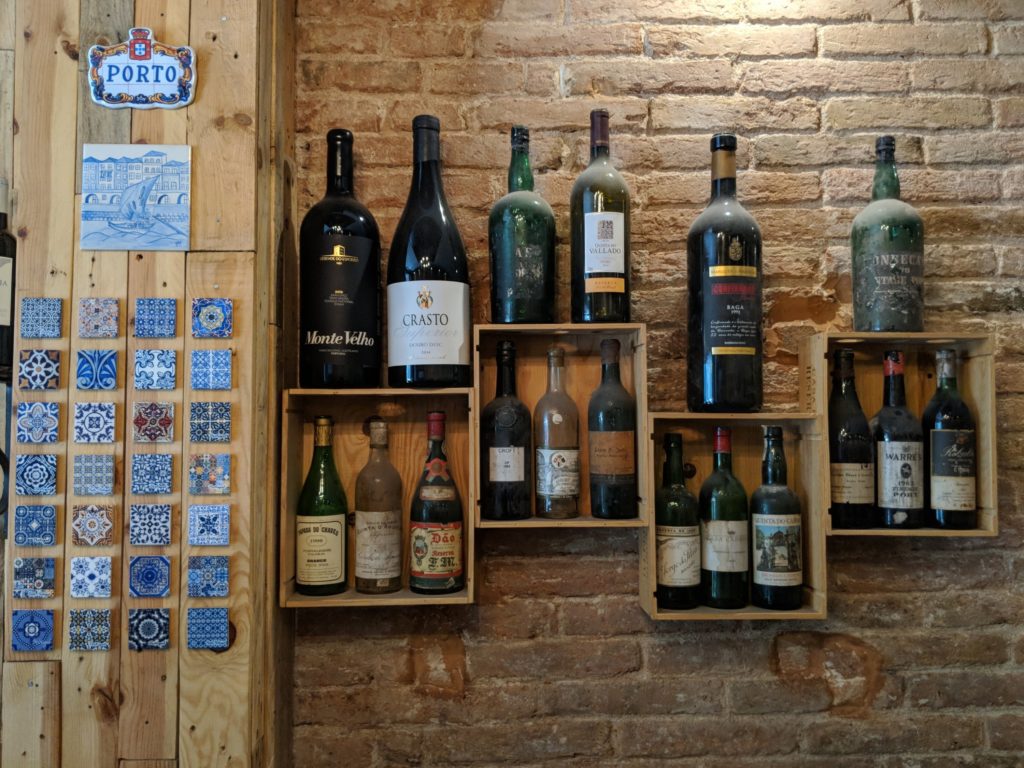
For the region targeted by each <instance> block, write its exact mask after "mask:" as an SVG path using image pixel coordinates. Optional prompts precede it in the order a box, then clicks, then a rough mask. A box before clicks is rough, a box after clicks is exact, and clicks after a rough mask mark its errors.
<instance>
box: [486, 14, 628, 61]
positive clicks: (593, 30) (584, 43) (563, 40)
mask: <svg viewBox="0 0 1024 768" xmlns="http://www.w3.org/2000/svg"><path fill="white" fill-rule="evenodd" d="M474 51H475V52H476V55H477V56H483V57H502V58H504V57H509V56H588V55H613V54H614V55H619V56H622V55H627V54H634V55H638V54H640V53H642V52H643V29H642V28H641V26H640V25H639V24H601V25H596V26H581V25H575V26H572V27H561V26H549V25H546V24H523V23H512V22H495V23H487V24H484V25H483V26H482V27H481V28H480V30H479V31H478V33H477V38H476V43H475V46H474Z"/></svg>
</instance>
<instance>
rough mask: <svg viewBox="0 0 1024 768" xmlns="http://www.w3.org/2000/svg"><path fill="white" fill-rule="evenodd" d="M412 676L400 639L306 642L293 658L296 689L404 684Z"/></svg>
mask: <svg viewBox="0 0 1024 768" xmlns="http://www.w3.org/2000/svg"><path fill="white" fill-rule="evenodd" d="M412 674H413V673H412V654H411V651H410V649H409V646H408V644H407V643H406V642H405V640H404V639H399V640H387V641H384V640H374V641H369V640H362V641H356V640H351V641H349V642H346V643H337V642H331V641H329V640H325V641H319V642H312V641H307V642H304V643H303V644H302V653H300V654H296V657H295V685H296V686H297V687H303V686H313V685H361V684H368V683H374V682H376V683H396V682H404V683H408V682H411V681H412Z"/></svg>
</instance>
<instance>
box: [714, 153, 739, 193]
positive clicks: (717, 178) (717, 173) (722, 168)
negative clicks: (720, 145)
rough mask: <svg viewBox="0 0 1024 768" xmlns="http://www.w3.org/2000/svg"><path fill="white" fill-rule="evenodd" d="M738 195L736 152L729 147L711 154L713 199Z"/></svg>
mask: <svg viewBox="0 0 1024 768" xmlns="http://www.w3.org/2000/svg"><path fill="white" fill-rule="evenodd" d="M723 197H736V153H735V152H732V151H730V150H728V149H719V150H715V151H714V152H713V153H712V154H711V199H712V200H717V199H719V198H723Z"/></svg>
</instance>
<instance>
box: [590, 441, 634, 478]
mask: <svg viewBox="0 0 1024 768" xmlns="http://www.w3.org/2000/svg"><path fill="white" fill-rule="evenodd" d="M635 445H636V436H635V434H634V433H633V431H632V430H630V431H628V432H591V433H590V474H591V475H624V476H626V477H632V476H633V475H634V474H635V473H636V449H635V447H634V446H635Z"/></svg>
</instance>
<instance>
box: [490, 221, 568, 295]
mask: <svg viewBox="0 0 1024 768" xmlns="http://www.w3.org/2000/svg"><path fill="white" fill-rule="evenodd" d="M520 210H521V209H520ZM518 212H519V211H515V213H516V214H518ZM519 221H520V219H519V217H518V216H517V215H512V216H508V218H507V219H505V220H504V221H503V223H502V228H501V238H502V239H503V240H504V241H505V242H504V243H503V244H500V245H497V246H496V247H495V246H492V249H491V258H492V259H493V260H494V261H493V262H492V263H493V264H494V265H495V268H494V270H492V272H491V281H492V283H493V285H492V291H493V295H494V296H495V298H496V299H497V301H498V302H499V303H500V304H502V305H503V306H505V302H510V301H515V300H517V299H522V298H531V299H532V298H536V299H540V298H541V297H543V296H544V290H545V287H546V284H547V282H548V281H549V280H550V279H551V269H552V264H553V260H554V256H553V254H552V253H551V248H550V246H549V244H548V240H547V231H546V230H545V229H544V228H542V227H541V228H535V227H529V226H526V227H522V226H519ZM492 236H493V232H492ZM513 243H514V247H513V249H512V254H511V259H510V257H509V254H508V249H509V247H510V246H512V244H513ZM503 311H506V310H504V309H503Z"/></svg>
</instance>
